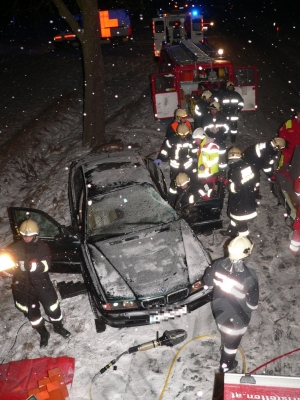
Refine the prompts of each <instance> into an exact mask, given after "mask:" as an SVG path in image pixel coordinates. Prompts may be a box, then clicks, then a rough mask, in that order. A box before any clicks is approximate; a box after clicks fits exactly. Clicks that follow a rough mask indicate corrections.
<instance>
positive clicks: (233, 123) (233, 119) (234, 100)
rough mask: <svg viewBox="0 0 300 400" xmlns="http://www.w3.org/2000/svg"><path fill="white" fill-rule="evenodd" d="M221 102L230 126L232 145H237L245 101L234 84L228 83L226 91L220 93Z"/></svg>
mask: <svg viewBox="0 0 300 400" xmlns="http://www.w3.org/2000/svg"><path fill="white" fill-rule="evenodd" d="M219 102H220V104H221V109H222V112H223V114H224V115H225V116H226V119H227V122H228V125H229V133H230V139H231V143H235V141H236V135H237V126H238V119H239V112H240V111H241V110H242V109H243V107H244V100H243V98H242V96H241V95H240V94H239V93H238V92H237V91H236V90H235V87H234V83H233V82H230V81H228V82H227V83H226V89H225V90H224V91H223V92H221V93H220V96H219Z"/></svg>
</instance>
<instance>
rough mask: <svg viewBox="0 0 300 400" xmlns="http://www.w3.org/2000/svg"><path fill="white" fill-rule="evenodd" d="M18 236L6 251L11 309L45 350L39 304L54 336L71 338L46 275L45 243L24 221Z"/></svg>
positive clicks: (32, 225) (46, 336)
mask: <svg viewBox="0 0 300 400" xmlns="http://www.w3.org/2000/svg"><path fill="white" fill-rule="evenodd" d="M20 234H21V237H22V239H21V240H20V241H18V242H15V243H13V244H12V245H11V246H10V247H9V250H10V251H11V252H12V255H13V259H14V260H15V262H16V265H17V267H16V268H15V270H14V272H13V281H12V292H13V297H14V301H15V306H16V308H17V309H18V310H19V311H21V312H23V314H24V315H25V317H26V318H28V319H29V321H30V322H31V325H32V328H34V329H35V330H36V331H37V332H38V333H39V334H40V336H41V338H40V347H46V346H47V345H48V340H49V337H50V333H49V332H48V330H47V329H46V327H45V321H44V319H43V317H42V315H41V311H40V304H42V306H43V308H44V311H45V313H46V315H47V316H48V317H49V319H50V322H51V323H52V324H53V329H54V332H56V333H58V334H60V335H61V336H62V337H64V338H65V339H66V338H68V337H69V336H70V335H71V334H70V332H68V331H67V330H66V329H65V328H64V327H63V324H62V313H61V309H60V305H59V301H58V297H57V293H56V291H55V289H54V286H53V284H52V282H51V280H50V277H49V272H48V271H49V268H50V266H51V256H50V250H49V247H48V245H47V244H46V243H45V242H43V241H42V240H40V239H38V234H39V227H38V225H37V223H36V222H35V221H33V220H31V219H27V220H25V221H24V222H22V224H21V226H20Z"/></svg>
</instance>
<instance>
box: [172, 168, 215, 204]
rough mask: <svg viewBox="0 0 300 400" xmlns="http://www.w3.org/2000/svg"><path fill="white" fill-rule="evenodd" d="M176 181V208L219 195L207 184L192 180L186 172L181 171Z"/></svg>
mask: <svg viewBox="0 0 300 400" xmlns="http://www.w3.org/2000/svg"><path fill="white" fill-rule="evenodd" d="M175 182H176V191H177V192H176V200H175V202H174V208H175V210H180V209H182V208H183V207H185V206H188V205H194V204H195V203H197V202H198V201H206V200H211V199H215V198H217V197H218V193H217V192H216V191H215V190H214V189H212V188H209V186H208V185H207V184H204V183H202V182H201V181H194V182H192V181H191V180H190V177H189V176H187V174H185V173H184V172H180V173H179V174H178V175H177V176H176V179H175Z"/></svg>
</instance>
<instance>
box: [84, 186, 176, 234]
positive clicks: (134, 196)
mask: <svg viewBox="0 0 300 400" xmlns="http://www.w3.org/2000/svg"><path fill="white" fill-rule="evenodd" d="M176 219H178V216H177V214H176V212H175V211H174V209H173V208H172V207H171V206H170V205H169V204H168V203H167V202H166V201H165V200H163V199H162V198H161V196H160V195H159V194H158V193H157V192H156V191H155V189H154V188H153V186H151V185H148V184H144V185H139V184H137V185H131V186H127V187H125V188H124V187H123V188H120V189H119V190H115V191H112V192H109V193H106V194H105V195H100V196H96V197H94V198H92V199H90V200H88V204H87V235H88V236H93V235H97V236H98V235H100V236H102V237H103V238H105V237H109V236H118V235H122V234H124V233H130V232H134V231H139V230H141V229H145V228H147V227H149V226H151V225H158V224H163V223H169V222H172V221H175V220H176Z"/></svg>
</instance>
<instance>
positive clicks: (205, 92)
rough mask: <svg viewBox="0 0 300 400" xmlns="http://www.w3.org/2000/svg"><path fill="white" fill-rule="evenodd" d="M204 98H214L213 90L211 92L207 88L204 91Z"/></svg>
mask: <svg viewBox="0 0 300 400" xmlns="http://www.w3.org/2000/svg"><path fill="white" fill-rule="evenodd" d="M202 98H203V99H205V100H208V99H211V98H212V92H210V91H209V90H205V91H204V92H203V93H202Z"/></svg>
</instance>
